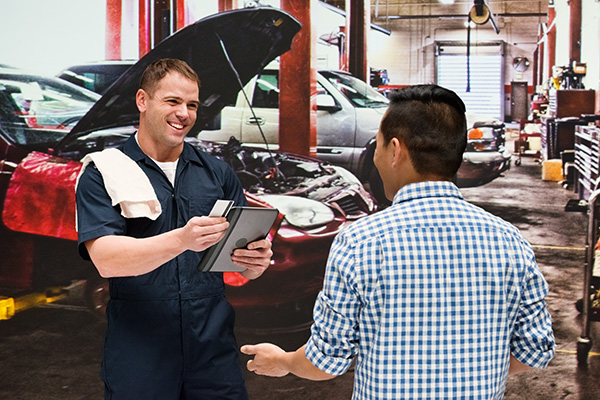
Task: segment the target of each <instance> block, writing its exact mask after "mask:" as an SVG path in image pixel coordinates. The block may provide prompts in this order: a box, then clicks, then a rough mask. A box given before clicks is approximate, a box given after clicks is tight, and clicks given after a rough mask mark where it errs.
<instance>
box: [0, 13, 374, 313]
mask: <svg viewBox="0 0 600 400" xmlns="http://www.w3.org/2000/svg"><path fill="white" fill-rule="evenodd" d="M299 28H300V26H299V24H298V23H297V22H296V21H295V20H294V19H293V18H292V17H290V16H289V15H288V14H286V13H284V12H282V11H280V10H276V9H273V8H254V9H244V10H236V11H231V12H227V13H222V14H218V15H215V16H213V17H208V18H206V19H203V20H201V21H198V22H197V23H195V24H194V25H190V26H189V27H187V28H185V29H183V30H181V31H179V32H177V33H176V34H174V35H172V36H171V37H169V38H168V39H166V40H165V41H164V42H162V43H161V44H160V45H159V46H157V47H156V48H155V49H154V50H153V51H151V52H150V53H149V54H148V55H146V56H145V57H143V58H142V59H141V60H140V61H139V62H138V63H137V64H136V65H134V66H133V67H132V68H131V69H129V70H128V71H127V73H126V74H124V75H123V76H121V77H120V78H119V80H117V81H116V82H115V84H113V85H112V86H111V88H110V89H109V90H108V91H107V92H106V93H105V95H104V96H102V97H101V98H98V96H97V95H95V94H93V93H92V92H89V91H87V90H85V89H81V88H79V87H78V86H75V85H72V84H69V83H67V82H64V81H61V80H57V79H54V78H43V77H40V76H37V75H31V74H26V73H24V72H22V71H15V70H8V69H6V70H3V69H0V172H1V174H0V201H1V203H0V204H2V225H1V226H0V249H1V250H0V251H2V254H3V258H2V260H1V261H0V290H2V291H0V296H2V295H3V296H6V297H10V296H13V295H14V293H15V292H17V291H19V292H44V291H46V290H47V289H48V288H61V287H64V286H67V285H69V284H71V282H73V281H74V280H81V279H85V280H86V281H87V283H88V288H87V293H88V295H89V301H90V303H91V305H92V306H93V307H95V308H97V309H99V310H102V307H103V305H104V303H105V301H106V295H107V294H106V291H105V290H104V289H105V287H106V286H105V281H104V280H102V279H100V278H99V276H98V275H97V273H96V271H95V269H94V267H93V266H92V265H91V264H90V263H86V262H83V261H82V260H80V259H79V256H78V254H77V250H76V242H75V240H76V238H77V235H76V232H75V203H74V185H75V180H76V177H77V174H78V171H79V169H80V167H81V163H80V161H79V160H81V159H82V158H83V157H84V156H85V155H86V154H88V153H90V152H93V151H99V150H102V149H104V148H108V147H114V146H118V145H119V144H121V143H122V142H123V141H125V140H126V139H127V137H129V135H131V134H132V133H133V132H135V126H136V124H137V118H138V116H139V113H138V111H137V109H136V107H135V102H134V95H135V92H136V90H137V85H138V82H139V78H140V76H141V72H142V71H143V70H144V68H145V67H146V66H147V65H148V64H149V63H151V62H152V61H154V60H155V59H158V58H163V57H175V58H180V59H183V60H186V61H187V62H188V63H189V64H190V65H191V66H192V68H194V69H195V70H196V72H197V73H198V75H199V77H200V79H201V80H202V82H203V86H202V89H201V92H200V101H201V108H200V110H199V113H198V122H197V125H196V127H195V128H194V130H192V133H193V132H196V133H197V131H198V130H199V129H203V128H205V127H207V126H208V127H210V125H211V124H213V123H214V121H213V119H214V116H215V115H217V114H218V113H219V111H220V110H221V108H222V107H223V106H224V105H225V104H226V103H227V102H228V101H230V99H231V98H233V97H235V95H236V94H237V91H238V87H240V86H239V83H240V82H239V81H238V79H237V77H238V76H239V78H240V80H241V82H242V84H243V83H245V82H247V81H248V80H249V79H250V78H251V77H252V76H254V75H256V73H257V72H258V71H259V70H260V69H261V68H262V67H263V66H264V65H266V64H267V63H268V62H269V61H270V60H272V59H273V58H275V57H277V56H278V55H279V54H281V53H283V52H285V51H286V50H287V49H288V48H289V46H290V43H291V40H292V37H293V36H294V34H295V33H296V32H297V31H298V30H299ZM192 43H193V45H191V44H192ZM225 52H227V54H226V55H225ZM232 67H234V68H235V69H236V72H237V74H236V73H235V72H233V70H232ZM236 75H237V76H236ZM90 107H91V108H90ZM88 109H89V111H88ZM188 140H189V142H190V143H191V144H192V145H194V146H197V147H200V148H202V149H203V150H205V151H207V152H209V153H212V154H214V155H215V156H217V157H219V158H221V159H223V160H225V161H226V162H228V163H229V164H230V165H231V166H232V168H233V169H234V170H235V171H236V173H237V175H238V177H239V178H240V181H241V182H242V185H243V186H244V189H245V191H246V196H247V198H248V200H249V202H250V204H251V205H255V206H262V207H271V206H272V207H276V208H278V209H279V210H280V212H281V215H280V219H281V221H280V224H279V226H278V229H274V230H272V232H271V236H272V240H273V251H274V253H275V254H274V257H273V265H272V266H271V267H270V268H269V270H268V271H267V272H266V273H265V274H264V275H263V276H262V277H261V278H260V279H258V280H256V281H247V280H245V279H244V278H242V277H241V275H239V274H236V273H227V276H226V277H225V280H226V283H227V284H228V285H229V287H228V298H229V299H230V301H231V303H232V304H233V305H234V306H236V307H239V308H249V307H253V308H258V307H273V306H275V307H283V306H284V305H288V306H289V305H293V306H294V305H297V304H299V303H302V302H303V301H308V303H310V301H311V299H314V295H315V294H316V292H317V291H318V290H319V289H320V288H321V284H322V278H323V273H324V268H325V262H326V258H327V254H328V250H329V246H330V244H331V241H332V240H333V238H334V236H335V235H336V234H337V233H338V232H339V231H340V230H341V229H343V228H344V227H345V226H347V225H348V224H350V223H351V222H352V221H354V220H356V219H358V218H361V217H362V216H365V215H367V214H370V213H372V212H374V211H375V210H376V204H375V202H374V200H373V198H372V197H371V196H370V195H369V194H368V192H366V191H365V189H364V188H363V187H362V185H361V184H360V182H359V181H358V179H357V178H356V177H354V176H353V175H352V174H351V173H349V172H348V171H346V170H344V169H342V168H340V167H336V166H333V165H330V164H327V163H324V162H321V161H319V160H316V159H313V158H308V157H303V156H298V155H294V154H289V153H285V152H279V151H268V150H265V149H259V148H251V147H246V146H242V145H240V143H238V142H236V141H234V140H232V141H230V142H229V143H227V144H216V143H211V142H203V141H199V140H196V139H194V138H189V139H188ZM2 304H3V303H2V302H1V301H0V319H2V309H1V306H2ZM5 304H6V303H5ZM310 311H311V310H310V309H309V310H308V312H309V313H310ZM7 317H10V315H8V316H7Z"/></svg>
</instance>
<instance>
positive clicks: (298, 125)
mask: <svg viewBox="0 0 600 400" xmlns="http://www.w3.org/2000/svg"><path fill="white" fill-rule="evenodd" d="M316 7H318V5H317V4H316V0H281V8H282V9H283V10H285V11H287V12H288V13H290V14H291V15H292V16H294V17H295V18H296V19H298V21H300V23H301V24H302V29H301V30H300V32H299V33H298V34H297V35H296V36H295V37H294V41H293V42H292V48H291V50H290V51H288V52H286V53H284V54H283V55H282V56H281V63H280V67H279V91H280V92H279V148H280V149H281V150H284V151H289V152H292V153H298V154H303V155H310V156H313V157H314V156H316V154H317V106H316V93H317V87H316V82H317V73H316V69H315V68H314V67H313V66H312V60H313V59H314V58H315V53H316V51H315V47H314V46H313V43H316V35H315V34H314V30H313V29H312V24H311V11H312V9H313V8H316Z"/></svg>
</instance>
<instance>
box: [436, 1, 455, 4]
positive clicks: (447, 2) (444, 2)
mask: <svg viewBox="0 0 600 400" xmlns="http://www.w3.org/2000/svg"><path fill="white" fill-rule="evenodd" d="M438 1H439V2H440V3H442V4H454V0H438Z"/></svg>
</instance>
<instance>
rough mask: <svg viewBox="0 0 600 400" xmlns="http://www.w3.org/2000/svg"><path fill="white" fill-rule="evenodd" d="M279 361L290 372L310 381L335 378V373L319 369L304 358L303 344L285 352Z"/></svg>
mask: <svg viewBox="0 0 600 400" xmlns="http://www.w3.org/2000/svg"><path fill="white" fill-rule="evenodd" d="M281 362H282V363H283V365H285V368H286V369H287V370H289V371H290V373H292V374H294V375H296V376H297V377H299V378H303V379H309V380H311V381H324V380H328V379H333V378H335V375H330V374H328V373H327V372H323V371H321V370H320V369H319V368H317V367H315V366H314V365H313V363H311V362H310V360H309V359H308V358H306V353H305V352H304V346H302V347H300V348H299V349H298V350H296V351H293V352H288V353H285V354H284V356H283V357H282V361H281Z"/></svg>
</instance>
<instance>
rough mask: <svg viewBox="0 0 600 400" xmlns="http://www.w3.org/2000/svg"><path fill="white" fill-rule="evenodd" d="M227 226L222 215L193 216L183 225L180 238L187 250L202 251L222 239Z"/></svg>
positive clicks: (227, 223)
mask: <svg viewBox="0 0 600 400" xmlns="http://www.w3.org/2000/svg"><path fill="white" fill-rule="evenodd" d="M228 227H229V222H227V219H225V218H224V217H193V218H191V219H190V220H189V221H188V222H187V224H185V226H184V227H183V231H182V235H181V238H182V241H183V243H184V244H185V247H186V248H187V249H188V250H192V251H204V250H206V249H207V248H209V247H210V246H212V245H214V244H216V243H218V242H219V241H220V240H221V239H223V237H224V236H225V231H226V230H227V228H228Z"/></svg>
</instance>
